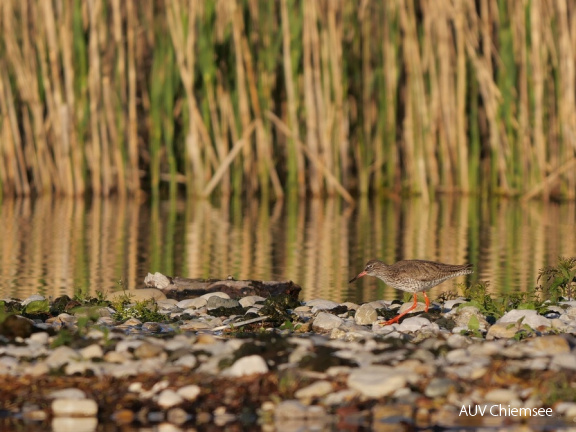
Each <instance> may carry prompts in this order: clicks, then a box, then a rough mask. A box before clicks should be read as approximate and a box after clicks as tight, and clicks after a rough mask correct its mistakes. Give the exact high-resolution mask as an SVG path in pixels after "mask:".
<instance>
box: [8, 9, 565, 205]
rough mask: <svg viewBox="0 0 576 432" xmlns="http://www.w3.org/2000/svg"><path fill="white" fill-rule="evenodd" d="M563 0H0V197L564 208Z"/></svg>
mask: <svg viewBox="0 0 576 432" xmlns="http://www.w3.org/2000/svg"><path fill="white" fill-rule="evenodd" d="M574 28H576V4H575V3H574V2H569V1H567V0H539V1H531V2H529V1H506V0H458V1H444V2H436V1H434V0H418V1H412V0H388V1H376V0H374V1H371V0H362V1H355V0H341V1H333V0H318V1H303V0H278V1H274V2H271V1H268V0H206V1H190V0H154V1H151V2H132V1H126V2H124V1H120V0H87V1H84V2H79V1H72V0H63V1H54V0H48V1H43V0H3V1H2V2H0V35H1V38H0V191H1V192H0V193H1V194H3V195H4V196H11V195H31V194H32V195H41V194H58V195H67V196H81V195H85V194H87V193H90V194H93V195H96V196H108V195H111V194H119V195H135V194H138V193H139V192H140V191H142V190H144V191H150V192H151V194H152V196H154V197H158V196H160V194H162V193H164V194H170V195H172V196H174V195H175V194H177V193H178V192H179V191H185V192H186V193H187V194H189V195H195V196H208V195H213V194H220V195H222V196H229V195H231V194H241V195H248V196H252V195H254V194H260V195H262V196H264V197H282V196H283V195H284V194H296V195H300V196H302V195H305V194H309V195H314V196H325V195H341V196H342V197H344V199H346V200H347V201H353V200H354V197H355V196H357V195H366V194H370V193H394V194H419V195H421V196H422V197H423V198H424V199H425V200H429V199H430V197H432V196H434V194H436V193H441V192H443V193H450V192H461V193H479V194H488V193H489V194H502V195H508V196H522V197H523V198H525V199H529V198H532V197H544V198H550V197H558V198H563V199H575V198H576V170H575V169H574V168H575V166H576V103H575V102H576V101H575V97H576V96H575V94H576V88H575V87H576V70H575V63H576V37H574V36H573V34H574Z"/></svg>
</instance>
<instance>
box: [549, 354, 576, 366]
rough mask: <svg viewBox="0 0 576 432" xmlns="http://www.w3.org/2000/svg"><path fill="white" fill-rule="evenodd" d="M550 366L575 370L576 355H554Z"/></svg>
mask: <svg viewBox="0 0 576 432" xmlns="http://www.w3.org/2000/svg"><path fill="white" fill-rule="evenodd" d="M550 365H551V366H558V367H560V368H563V369H571V370H576V354H574V353H572V352H569V353H562V354H556V355H555V356H553V357H552V360H551V362H550Z"/></svg>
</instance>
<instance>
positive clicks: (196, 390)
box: [176, 384, 201, 401]
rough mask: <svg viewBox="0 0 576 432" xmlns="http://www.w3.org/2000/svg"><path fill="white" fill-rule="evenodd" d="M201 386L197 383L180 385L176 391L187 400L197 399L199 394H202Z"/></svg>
mask: <svg viewBox="0 0 576 432" xmlns="http://www.w3.org/2000/svg"><path fill="white" fill-rule="evenodd" d="M200 391H201V389H200V387H199V386H197V385H195V384H191V385H187V386H184V387H180V388H179V389H178V390H177V391H176V393H178V394H179V395H180V396H182V397H183V398H184V399H186V400H187V401H195V400H196V399H197V398H198V396H199V395H200Z"/></svg>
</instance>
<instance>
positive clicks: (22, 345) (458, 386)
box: [0, 292, 576, 432]
mask: <svg viewBox="0 0 576 432" xmlns="http://www.w3.org/2000/svg"><path fill="white" fill-rule="evenodd" d="M149 294H150V293H149ZM40 297H42V296H40ZM42 298H43V297H42ZM27 300H29V302H31V301H40V298H36V297H29V298H28V299H27ZM41 301H43V300H41ZM264 301H266V300H265V299H264V298H262V297H259V296H247V297H244V298H240V299H230V298H229V296H228V294H225V293H221V292H216V293H209V294H206V295H204V296H202V297H198V298H193V299H185V300H180V301H176V300H173V299H161V300H159V301H158V304H159V308H160V309H159V310H161V311H164V312H162V313H167V314H169V315H167V317H168V319H169V318H170V317H175V318H176V319H175V320H174V322H169V323H168V322H166V323H156V322H151V321H148V322H143V321H146V320H141V319H138V318H136V317H134V318H131V319H129V320H127V321H126V322H124V323H118V322H116V321H115V320H114V314H112V313H110V312H111V311H110V310H108V308H99V309H106V311H107V312H108V314H110V316H100V317H96V316H95V315H93V314H92V315H90V314H91V313H92V311H88V312H90V313H88V312H87V311H86V308H78V309H75V310H77V311H78V312H79V314H80V315H82V314H87V315H83V316H87V317H88V318H90V317H91V316H92V318H90V319H91V320H92V321H91V322H90V324H89V327H88V329H82V334H81V335H79V336H76V335H74V336H73V338H72V341H70V342H65V345H62V346H59V347H56V348H52V347H51V344H53V343H54V342H55V341H60V340H61V338H60V335H59V333H58V332H59V331H61V330H60V329H62V328H66V329H67V331H69V332H74V331H77V326H78V315H77V314H76V313H73V312H71V311H69V312H68V313H61V314H58V315H57V316H55V317H53V318H50V319H48V320H46V321H44V322H41V320H40V319H36V320H29V319H27V318H21V320H23V321H26V323H28V325H29V326H31V329H33V330H34V331H35V332H29V334H28V333H24V334H21V335H11V336H10V335H6V336H4V335H2V334H0V341H1V342H2V343H1V344H0V374H5V375H12V376H17V377H19V376H23V375H29V376H33V377H41V376H45V375H47V374H49V373H51V372H52V373H54V372H57V373H60V374H61V373H62V372H63V373H64V374H66V375H81V376H82V379H83V380H84V379H90V377H92V376H95V378H93V379H95V380H97V379H101V378H100V377H103V376H110V377H118V378H124V377H138V378H137V379H142V382H132V383H131V384H130V385H129V391H130V392H131V393H132V394H131V395H130V397H132V398H135V400H139V401H140V404H141V405H142V406H143V407H146V409H144V408H143V409H142V411H141V412H140V411H139V412H133V411H131V410H129V409H120V408H118V411H116V412H114V414H113V415H112V417H111V419H112V420H114V422H115V423H117V424H118V425H124V424H130V423H132V422H133V421H140V422H154V423H158V424H159V425H160V424H162V425H167V426H166V427H177V426H178V425H182V424H184V423H185V422H187V421H189V420H190V418H192V417H190V416H191V415H193V416H194V419H195V421H196V422H197V423H198V424H207V423H209V422H212V423H214V424H219V425H221V427H222V426H225V425H228V424H229V423H231V422H238V421H240V418H241V416H242V415H244V414H237V412H236V411H232V410H230V407H229V406H228V404H229V402H227V400H228V399H227V398H233V397H236V395H235V394H234V387H233V386H231V387H230V389H221V390H219V393H218V395H220V394H221V395H222V400H221V401H220V403H221V404H222V405H221V406H220V407H218V408H216V409H215V408H214V406H211V407H209V408H208V407H207V408H205V409H203V411H202V412H197V413H196V412H194V414H191V411H190V410H189V407H190V406H191V404H197V403H202V404H203V403H204V402H205V399H204V397H205V396H206V395H207V394H212V392H213V391H215V390H214V389H205V390H204V393H203V386H204V381H199V380H196V379H195V378H192V381H191V380H186V378H188V377H189V376H190V377H195V376H200V375H201V376H204V377H207V376H210V375H211V376H213V377H216V378H218V379H221V380H222V381H219V382H225V381H224V378H226V377H227V378H232V380H234V381H239V380H242V382H244V380H245V381H246V383H250V382H252V381H251V380H254V379H256V380H261V381H262V382H265V381H266V380H267V379H268V377H261V378H260V377H251V376H253V375H260V374H267V373H270V376H278V377H280V378H279V383H282V385H284V383H286V385H288V386H289V387H288V388H289V389H290V390H289V391H288V392H285V393H280V394H289V395H290V397H293V398H294V399H292V400H280V399H273V401H267V402H268V405H266V406H267V407H268V408H267V410H266V412H268V414H267V415H268V416H271V417H273V418H271V421H272V422H274V421H275V422H276V423H275V425H276V426H282V427H284V426H286V425H288V423H289V422H291V421H304V422H305V423H304V424H305V425H306V427H308V428H310V422H311V421H312V420H315V419H325V418H326V417H327V415H326V410H327V407H330V410H331V411H330V412H334V413H340V412H341V411H340V410H352V411H350V412H347V413H346V414H342V417H339V418H345V419H347V421H366V415H367V414H366V412H364V413H362V412H360V411H358V407H357V406H356V405H355V404H357V403H358V402H359V401H369V400H374V399H378V398H389V399H385V403H380V404H377V405H374V409H376V407H378V406H380V407H381V408H378V410H377V414H378V418H379V419H385V421H391V422H392V423H391V424H395V423H394V421H396V420H395V419H400V418H402V419H404V420H405V421H406V422H407V423H406V424H412V423H410V422H413V421H414V418H420V416H421V417H422V418H423V419H425V422H424V421H423V423H422V424H434V423H426V422H434V421H435V420H434V419H435V418H440V417H441V416H445V417H446V418H452V419H456V420H457V419H458V417H459V416H458V412H459V411H458V410H459V409H460V407H461V406H462V404H465V403H469V404H471V405H474V404H479V403H485V404H487V405H486V406H490V404H503V405H511V406H526V407H541V406H544V407H546V405H544V403H545V402H543V400H545V399H544V395H540V394H539V393H535V392H536V390H535V389H539V391H540V389H541V387H538V386H537V377H538V376H539V374H541V373H542V372H549V371H559V372H561V373H573V372H574V371H576V350H575V349H574V346H576V339H575V338H574V337H573V336H572V335H570V334H569V333H570V331H573V332H576V302H572V303H569V302H567V303H566V304H565V305H564V306H563V307H550V309H549V310H550V312H549V313H550V314H553V316H554V318H550V319H549V318H547V317H545V316H541V315H538V314H537V313H536V311H533V310H516V311H511V312H508V313H507V314H505V315H504V316H503V317H502V318H500V319H499V320H498V322H496V323H495V324H493V325H490V323H489V322H488V321H487V320H486V318H485V317H484V316H483V315H482V314H481V313H480V312H479V311H478V309H477V308H475V307H472V306H464V307H460V308H459V307H458V305H459V304H461V303H464V302H465V299H463V298H459V299H455V300H451V301H447V302H446V303H444V304H437V305H436V307H435V309H434V311H433V312H432V313H430V314H427V315H424V316H423V315H417V316H414V315H412V314H410V315H408V316H407V317H405V318H404V319H403V320H402V322H401V323H396V324H394V325H390V326H383V325H382V323H381V321H382V320H381V319H379V318H378V315H377V309H380V308H387V309H398V308H400V309H402V308H406V307H410V306H411V305H412V302H408V303H406V304H405V305H402V306H399V305H397V304H394V305H391V302H389V301H383V300H378V301H372V302H368V303H364V304H360V305H357V304H354V303H348V302H347V303H342V304H339V303H336V302H333V301H330V300H325V299H316V300H314V299H312V300H309V301H307V302H306V304H303V305H301V306H296V307H294V308H293V310H290V311H287V312H288V313H289V314H292V315H290V316H291V319H293V320H294V328H292V329H287V328H284V329H279V328H278V327H279V325H280V324H278V325H277V326H276V328H271V327H272V326H271V325H270V323H269V322H265V323H264V324H263V325H262V326H260V324H257V325H258V326H260V327H257V328H258V330H256V332H254V330H253V328H252V329H249V327H246V329H248V331H247V333H246V335H245V336H243V337H242V338H237V337H235V333H234V332H237V331H240V332H242V331H243V329H242V328H241V327H239V328H238V329H234V332H230V331H229V330H228V329H226V330H222V329H217V330H212V329H214V328H215V327H220V326H225V327H226V326H230V324H232V323H235V322H236V323H237V322H240V321H242V320H246V319H248V318H254V316H258V315H259V313H260V310H261V307H262V303H263V302H264ZM23 303H24V302H22V304H23ZM438 306H440V307H438ZM336 307H340V310H339V312H338V313H340V315H338V316H337V315H335V314H334V313H330V311H333V309H334V308H336ZM419 307H423V304H421V303H420V304H419ZM212 308H223V310H224V311H223V312H220V311H219V314H220V315H222V316H219V317H213V316H211V315H209V314H208V310H209V309H212ZM227 308H235V310H234V312H233V313H234V314H235V315H234V316H229V315H228V314H226V312H225V309H227ZM236 308H237V309H236ZM240 308H243V309H240ZM239 310H240V312H239ZM246 311H249V312H246ZM341 311H346V312H345V313H341ZM351 311H353V312H351ZM440 311H444V312H442V313H441V317H442V318H446V320H438V318H437V317H438V314H440ZM446 311H447V312H446ZM333 312H335V311H333ZM231 313H232V312H230V314H231ZM245 313H249V315H248V316H247V317H246V318H243V317H242V314H245ZM184 314H187V316H183V315H184ZM549 316H552V315H549ZM180 317H182V318H180ZM473 319H477V321H478V325H479V329H480V330H481V332H482V333H481V334H480V335H478V334H475V337H471V336H469V334H470V332H469V323H470V321H471V320H473ZM520 319H522V321H521V324H520V325H518V320H520ZM95 320H97V324H96V325H95V326H93V325H92V324H93V322H94V321H95ZM178 320H180V321H178ZM282 320H285V318H282ZM176 321H178V322H176ZM445 321H450V322H453V325H455V327H452V326H450V327H449V328H448V326H447V325H446V324H445V323H443V322H445ZM282 322H283V321H282ZM439 324H440V325H439ZM524 324H526V325H527V326H529V327H530V328H531V329H532V330H529V329H526V327H525V326H524ZM1 330H2V329H1V327H0V332H1ZM38 330H39V331H38ZM462 330H464V332H462ZM518 331H521V332H522V333H520V334H517V332H518ZM54 332H55V334H54ZM547 332H548V333H551V334H546V333H547ZM558 332H561V333H563V334H557V333H558ZM461 333H462V334H461ZM484 333H485V334H486V336H485V338H482V337H481V336H482V334H484ZM158 336H161V337H158ZM515 336H516V337H515ZM518 336H521V337H518ZM518 339H519V340H518ZM231 359H236V360H235V361H234V362H233V363H232V364H231ZM225 365H228V367H226V366H225ZM496 367H497V368H498V374H499V377H500V381H497V382H495V381H490V387H489V388H487V384H486V383H485V381H486V382H488V380H483V379H482V378H483V377H492V376H493V375H494V373H495V369H494V368H496ZM172 372H176V373H177V375H176V376H178V377H180V378H178V379H174V378H173V377H174V375H173V374H172ZM142 374H144V375H142ZM146 374H149V375H146ZM160 374H162V375H160ZM518 374H522V376H530V374H532V375H531V376H534V377H536V378H535V380H536V382H535V384H534V385H529V384H530V383H529V382H526V383H524V384H526V386H524V385H522V386H520V385H518V387H515V386H510V387H508V385H507V383H508V382H510V381H507V376H508V375H518ZM142 376H144V377H145V376H162V377H163V379H162V380H160V381H157V382H154V381H152V382H150V381H146V379H145V378H140V377H142ZM242 377H246V378H242ZM65 378H67V377H65ZM181 378H182V379H181ZM511 378H513V377H511ZM134 379H136V378H132V380H134ZM128 382H130V381H128ZM200 383H202V384H201V385H198V384H200ZM152 384H153V385H152ZM68 385H71V384H68ZM247 385H248V384H247ZM278 385H280V384H278ZM150 386H151V387H150ZM216 390H218V389H216ZM228 390H229V391H230V392H231V393H230V394H229V395H228V393H227V392H228ZM87 393H88V391H86V392H84V391H82V390H80V389H77V388H72V387H70V388H64V389H62V390H57V391H52V392H48V391H47V392H45V393H44V394H39V393H38V394H32V395H31V397H30V398H31V399H32V400H30V401H25V402H24V401H23V402H22V405H21V406H20V409H21V415H22V418H26V419H28V420H30V421H32V420H33V419H36V418H38V419H40V418H44V419H45V418H50V412H49V411H46V412H44V411H43V410H42V409H41V408H38V407H42V406H49V405H48V404H50V403H51V404H52V405H51V406H52V414H53V419H54V421H57V422H60V421H61V420H62V422H61V423H59V424H60V425H62V426H61V427H64V426H63V425H64V424H65V422H64V421H63V420H64V419H67V417H64V416H68V417H70V416H71V418H74V417H75V416H83V415H88V416H89V419H90V420H92V419H95V416H97V415H98V411H99V410H98V406H97V404H96V401H95V400H93V399H91V398H90V394H89V393H88V394H87ZM238 396H239V395H238ZM560 397H562V394H560ZM437 400H440V401H441V402H440V403H441V406H438V407H436V408H435V409H437V412H436V411H435V413H433V412H432V411H431V408H430V405H429V403H430V401H437ZM25 403H26V404H28V405H25ZM260 403H263V402H260ZM314 404H317V405H314ZM401 404H407V406H410V407H412V408H413V412H414V416H416V417H412V414H405V412H404V410H403V409H400V408H399V407H400V406H401ZM434 404H436V402H434ZM570 404H572V405H570ZM388 405H389V408H385V407H387V406H388ZM194 406H195V405H194ZM434 406H436V405H434ZM382 407H384V408H382ZM354 409H356V411H353V410H354ZM554 409H555V412H558V414H560V415H566V416H567V417H570V416H572V417H575V416H576V404H574V403H573V401H571V400H559V401H558V402H557V403H556V405H555V406H554ZM388 411H389V412H388ZM342 412H343V411H342ZM411 412H412V411H411ZM375 413H376V411H374V412H373V414H375ZM262 415H264V414H262ZM338 415H339V414H338ZM42 416H44V417H42ZM46 416H48V417H46ZM435 416H440V417H435ZM374 418H376V417H374ZM352 419H356V420H352ZM74 420H76V419H74ZM80 420H84V419H80ZM404 420H403V421H404ZM241 421H244V419H242V420H241ZM322 421H324V420H322ZM162 422H164V423H162ZM300 424H302V423H300ZM417 424H420V423H417ZM299 427H302V426H299ZM315 427H316V426H315ZM78 430H79V429H78ZM78 430H75V432H78Z"/></svg>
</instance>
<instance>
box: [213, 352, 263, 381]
mask: <svg viewBox="0 0 576 432" xmlns="http://www.w3.org/2000/svg"><path fill="white" fill-rule="evenodd" d="M266 372H268V365H267V364H266V361H265V360H264V359H263V358H262V357H260V356H259V355H251V356H246V357H242V358H240V359H238V360H236V361H235V362H234V364H233V365H232V366H231V367H229V368H228V369H225V370H223V371H222V375H224V376H229V377H241V376H245V375H252V374H263V373H266Z"/></svg>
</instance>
